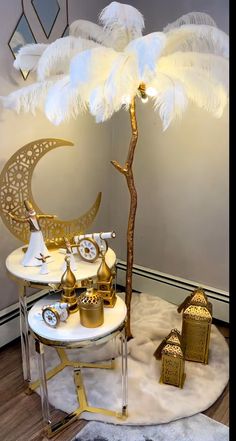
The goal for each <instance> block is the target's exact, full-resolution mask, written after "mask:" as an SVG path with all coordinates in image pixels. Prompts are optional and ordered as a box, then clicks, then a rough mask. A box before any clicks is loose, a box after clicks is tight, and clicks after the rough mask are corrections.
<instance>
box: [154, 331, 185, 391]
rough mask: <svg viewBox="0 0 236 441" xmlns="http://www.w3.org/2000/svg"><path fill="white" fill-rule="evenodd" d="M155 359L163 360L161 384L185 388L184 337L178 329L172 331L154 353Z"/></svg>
mask: <svg viewBox="0 0 236 441" xmlns="http://www.w3.org/2000/svg"><path fill="white" fill-rule="evenodd" d="M153 355H154V357H155V358H156V359H157V360H159V359H162V367H161V377H160V383H166V384H171V385H173V386H177V387H181V388H182V387H183V385H184V380H185V377H186V375H185V373H184V353H183V345H182V337H181V334H180V332H179V331H178V330H177V329H172V330H171V332H170V333H169V334H168V336H167V337H165V338H164V339H163V340H162V342H161V343H160V345H159V346H158V347H157V349H156V351H155V352H154V354H153Z"/></svg>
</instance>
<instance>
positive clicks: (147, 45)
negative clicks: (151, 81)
mask: <svg viewBox="0 0 236 441" xmlns="http://www.w3.org/2000/svg"><path fill="white" fill-rule="evenodd" d="M165 44H166V36H165V34H163V32H153V33H152V34H148V35H145V36H144V37H140V38H136V39H135V40H133V41H131V42H130V43H129V44H128V46H126V48H125V49H124V52H125V53H128V54H131V55H133V56H134V57H135V58H136V60H137V63H138V73H139V78H140V82H142V81H144V80H145V79H146V78H145V74H146V76H148V75H152V74H154V72H155V67H156V63H157V61H158V59H159V57H160V54H161V52H162V51H163V49H164V47H165Z"/></svg>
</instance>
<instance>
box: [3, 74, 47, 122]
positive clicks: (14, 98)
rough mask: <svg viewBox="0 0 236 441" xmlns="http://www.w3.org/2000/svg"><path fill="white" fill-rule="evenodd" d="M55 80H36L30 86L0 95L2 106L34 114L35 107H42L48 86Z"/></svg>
mask: <svg viewBox="0 0 236 441" xmlns="http://www.w3.org/2000/svg"><path fill="white" fill-rule="evenodd" d="M54 82H55V78H54V79H50V80H48V81H42V82H37V83H34V84H30V86H26V87H22V88H21V89H18V90H16V91H14V92H12V93H10V94H9V95H8V96H6V97H1V100H2V104H3V107H5V108H6V109H12V110H15V111H16V112H17V113H20V112H31V113H33V114H35V111H36V109H42V108H43V105H44V101H45V98H46V96H47V93H48V90H49V88H50V87H51V86H52V85H53V83H54Z"/></svg>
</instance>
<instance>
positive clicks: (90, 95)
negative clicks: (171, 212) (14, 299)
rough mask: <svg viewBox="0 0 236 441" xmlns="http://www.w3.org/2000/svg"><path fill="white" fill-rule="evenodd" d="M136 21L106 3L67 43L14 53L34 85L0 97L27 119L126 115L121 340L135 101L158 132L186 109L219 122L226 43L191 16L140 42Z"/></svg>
mask: <svg viewBox="0 0 236 441" xmlns="http://www.w3.org/2000/svg"><path fill="white" fill-rule="evenodd" d="M143 29H144V19H143V16H142V14H141V13H140V12H139V11H138V10H137V9H136V8H134V7H133V6H130V5H125V4H121V3H118V2H112V3H110V4H109V5H108V6H106V7H105V8H104V9H103V11H102V12H101V14H100V24H95V23H91V22H88V21H86V20H77V21H75V22H74V23H72V24H71V26H70V35H69V37H63V38H60V39H58V40H56V41H55V42H53V43H51V44H49V45H42V44H35V45H28V46H24V47H22V48H21V49H20V51H19V53H18V55H17V57H16V60H15V62H14V66H15V68H16V69H22V70H23V69H28V68H31V69H32V70H35V71H36V75H37V82H36V83H35V84H32V85H30V86H27V87H24V88H22V89H20V90H16V91H15V92H12V93H11V94H10V95H8V96H7V97H2V99H1V100H2V104H3V106H4V107H6V108H10V109H14V110H16V111H17V112H21V111H24V112H29V111H32V112H35V111H36V109H37V108H40V107H41V108H43V109H44V112H45V114H46V116H47V118H48V119H49V120H50V121H51V122H52V123H54V124H60V123H62V122H63V121H65V120H68V119H69V118H77V117H78V115H79V114H80V113H81V112H84V111H85V110H88V111H89V112H90V113H91V114H92V115H94V117H95V119H96V122H98V123H100V122H103V121H105V120H107V119H108V118H110V117H111V116H112V115H113V113H114V112H117V111H118V110H120V109H121V108H124V109H126V110H128V111H129V117H130V122H131V132H132V135H131V141H130V145H129V150H128V154H127V159H126V161H125V164H124V166H122V165H121V164H119V163H118V162H117V161H112V164H113V166H114V167H115V168H116V169H117V170H118V171H119V172H120V173H121V174H123V175H124V177H125V179H126V181H127V186H128V189H129V193H130V212H129V219H128V228H127V271H126V305H127V310H128V320H127V336H128V338H131V336H132V334H131V329H130V303H131V296H132V268H133V257H134V256H133V249H134V227H135V215H136V207H137V192H136V189H135V183H134V176H133V170H132V165H133V160H134V154H135V148H136V144H137V140H138V127H137V120H136V109H135V102H136V99H137V98H141V99H142V101H143V102H145V101H147V99H148V98H150V99H151V100H152V102H153V107H154V110H155V111H157V112H158V113H159V116H160V118H161V121H162V124H163V130H166V129H167V128H168V127H169V125H170V123H171V121H173V120H174V119H175V118H180V117H181V116H182V114H183V112H184V111H185V110H186V108H187V106H188V103H189V102H193V103H195V104H196V105H197V106H199V107H200V108H203V109H205V110H207V111H209V112H211V113H212V114H213V115H214V116H215V117H217V118H219V117H221V115H222V113H223V111H224V108H225V106H226V104H227V100H228V69H229V62H228V56H229V38H228V35H227V34H225V33H224V32H223V31H221V30H220V29H218V28H217V27H216V24H215V22H214V20H213V19H212V18H211V17H210V16H209V15H207V14H205V13H202V12H191V13H188V14H185V15H183V16H182V17H180V18H179V19H178V20H176V21H175V22H173V23H170V24H168V25H167V26H166V27H165V28H164V29H163V31H162V32H153V33H151V34H148V35H143Z"/></svg>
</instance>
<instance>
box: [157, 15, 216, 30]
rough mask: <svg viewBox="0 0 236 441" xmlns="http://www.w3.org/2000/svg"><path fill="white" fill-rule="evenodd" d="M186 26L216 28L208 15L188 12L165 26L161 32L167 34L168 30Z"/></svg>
mask: <svg viewBox="0 0 236 441" xmlns="http://www.w3.org/2000/svg"><path fill="white" fill-rule="evenodd" d="M188 24H195V25H209V26H216V22H215V20H213V18H212V17H211V16H210V15H209V14H206V13H205V12H189V13H188V14H184V15H182V16H181V17H179V18H178V19H177V20H175V21H173V22H172V23H169V24H168V25H167V26H165V27H164V28H163V32H168V31H169V30H170V29H173V28H179V27H181V26H183V25H188Z"/></svg>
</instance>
